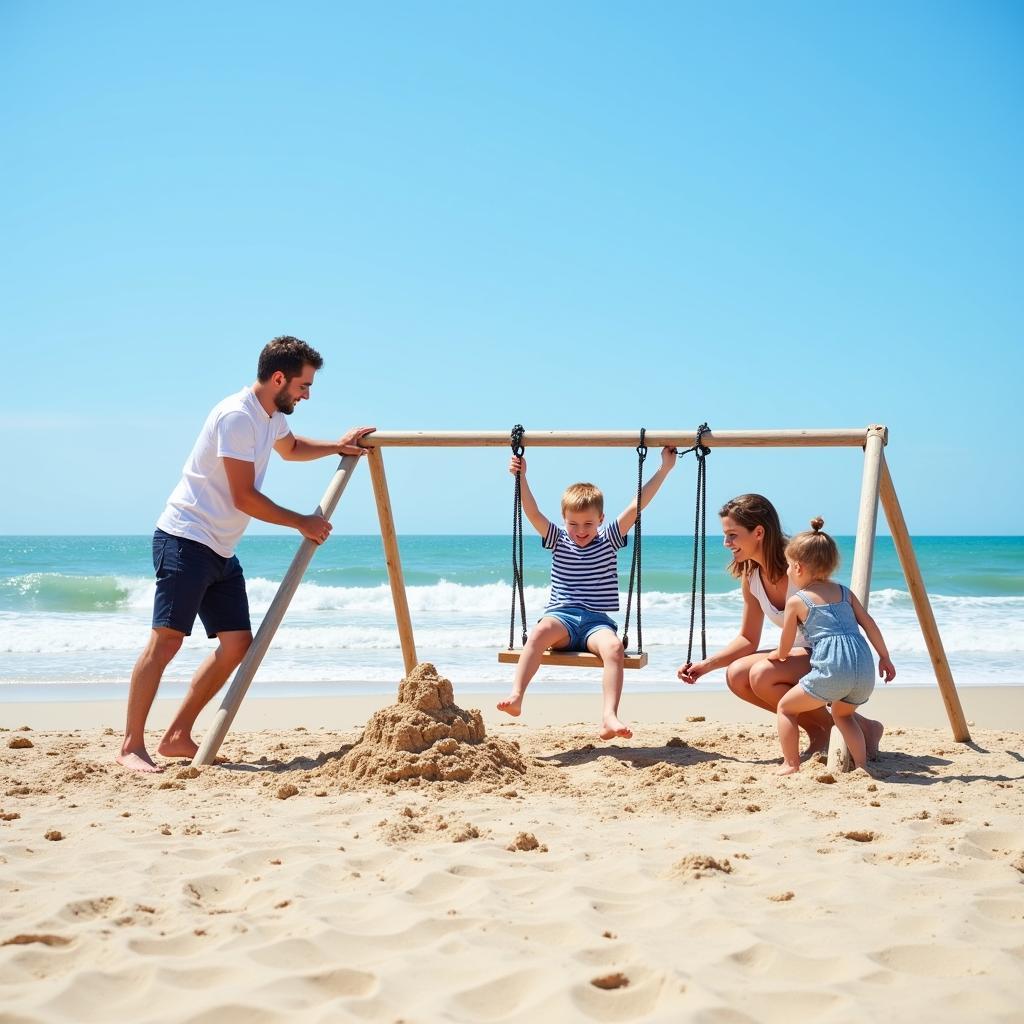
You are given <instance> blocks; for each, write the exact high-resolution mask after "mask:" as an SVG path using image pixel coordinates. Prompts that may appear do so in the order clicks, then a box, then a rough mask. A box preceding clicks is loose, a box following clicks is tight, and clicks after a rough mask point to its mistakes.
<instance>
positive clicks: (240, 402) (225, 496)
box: [156, 387, 290, 558]
mask: <svg viewBox="0 0 1024 1024" xmlns="http://www.w3.org/2000/svg"><path fill="white" fill-rule="evenodd" d="M289 433H290V430H289V427H288V419H287V417H286V416H285V415H284V413H282V412H278V411H276V410H275V412H274V414H273V416H268V415H267V412H266V410H265V409H264V408H263V406H262V405H260V403H259V400H258V399H257V398H256V395H255V394H254V393H253V390H252V388H251V387H248V388H243V389H242V390H241V391H239V392H238V394H235V395H231V396H230V397H229V398H225V399H224V401H223V402H220V403H218V404H217V405H215V406H214V407H213V410H212V411H211V413H210V415H209V416H207V417H206V422H205V423H204V424H203V429H202V430H201V431H200V433H199V437H198V438H196V443H195V445H194V446H193V448H192V453H191V455H189V457H188V461H187V462H186V463H185V465H184V467H183V469H182V475H181V480H179V481H178V486H177V487H175V488H174V490H173V491H172V492H171V496H170V497H169V498H168V499H167V506H166V507H165V508H164V510H163V513H162V514H161V516H160V518H159V519H158V520H157V523H156V525H157V527H158V528H159V529H161V530H163V531H164V532H165V533H170V534H173V535H174V536H175V537H186V538H188V539H189V540H197V541H199V543H200V544H205V545H206V546H207V547H208V548H212V549H213V550H214V551H216V552H217V554H218V555H222V556H223V557H225V558H230V557H231V556H232V555H233V554H234V553H235V546H236V545H237V544H238V541H239V539H240V538H241V536H242V534H243V533H244V532H245V528H246V526H248V525H249V520H250V519H251V518H252V517H251V516H248V515H246V514H245V513H244V512H240V511H239V510H238V509H237V508H235V503H234V501H232V499H231V488H230V487H229V486H228V478H227V474H226V473H225V472H224V462H223V460H224V458H225V457H227V458H229V459H238V460H239V461H241V462H251V463H253V465H254V466H255V486H256V489H257V490H259V489H260V487H261V486H262V484H263V478H264V476H265V475H266V472H267V465H268V464H269V462H270V453H271V451H272V450H273V447H274V445H275V444H276V443H277V442H278V441H279V440H280V439H281V438H282V437H286V436H287V435H288V434H289Z"/></svg>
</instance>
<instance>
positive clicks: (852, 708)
mask: <svg viewBox="0 0 1024 1024" xmlns="http://www.w3.org/2000/svg"><path fill="white" fill-rule="evenodd" d="M832 717H833V718H834V719H835V721H836V728H837V729H838V730H839V731H840V732H841V733H842V734H843V739H844V740H846V747H847V749H848V750H849V751H850V757H852V758H853V763H854V764H855V765H856V766H857V767H858V768H861V769H863V770H864V771H867V770H868V751H867V745H866V744H865V742H864V730H863V729H861V727H860V723H859V722H858V721H857V719H858V718H859V717H860V716H859V715H858V714H857V706H856V705H855V704H847V703H846V701H842V700H836V701H833V702H832Z"/></svg>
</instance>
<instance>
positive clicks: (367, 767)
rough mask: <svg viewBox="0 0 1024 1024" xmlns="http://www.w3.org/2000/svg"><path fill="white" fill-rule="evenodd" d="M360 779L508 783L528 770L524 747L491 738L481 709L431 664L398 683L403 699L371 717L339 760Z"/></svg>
mask: <svg viewBox="0 0 1024 1024" xmlns="http://www.w3.org/2000/svg"><path fill="white" fill-rule="evenodd" d="M338 769H339V770H340V771H342V772H345V773H347V774H349V775H352V776H354V777H355V778H358V779H365V780H367V781H371V780H372V781H378V782H386V783H399V782H409V783H412V784H413V785H417V784H419V783H420V782H421V781H425V782H468V781H471V780H484V779H491V780H493V781H495V782H507V781H510V780H512V779H515V778H518V777H521V776H522V775H524V774H525V773H526V765H525V763H524V762H523V759H522V757H521V756H520V754H519V750H518V747H517V746H516V745H513V744H512V743H508V742H506V741H505V740H499V739H488V738H487V733H486V730H485V728H484V722H483V718H482V717H481V716H480V712H479V711H477V710H475V709H473V710H470V711H464V710H463V709H462V708H460V707H459V706H458V705H457V704H456V703H455V697H454V692H453V690H452V684H451V682H450V681H449V680H448V679H445V678H444V677H443V676H440V675H438V672H437V669H436V668H434V666H433V665H431V664H430V663H429V662H422V663H421V664H419V665H417V666H416V667H415V668H414V669H413V670H412V672H410V673H409V675H408V676H406V677H405V679H403V680H402V681H401V683H400V684H399V687H398V701H397V702H396V703H395V704H391V705H389V706H388V707H386V708H381V710H380V711H377V712H375V713H374V714H373V716H372V717H371V718H370V720H369V722H367V724H366V728H365V729H364V730H363V734H362V736H360V738H359V739H358V740H357V741H356V743H355V745H354V746H353V747H352V749H351V750H349V751H348V753H347V754H346V755H345V757H344V758H343V759H342V760H341V761H340V762H338Z"/></svg>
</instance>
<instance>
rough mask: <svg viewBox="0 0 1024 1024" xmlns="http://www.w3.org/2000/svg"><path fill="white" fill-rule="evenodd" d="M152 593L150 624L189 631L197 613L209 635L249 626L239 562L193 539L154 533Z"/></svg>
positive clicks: (183, 631) (243, 578) (212, 636)
mask: <svg viewBox="0 0 1024 1024" xmlns="http://www.w3.org/2000/svg"><path fill="white" fill-rule="evenodd" d="M153 568H154V569H155V570H156V599H155V600H154V602H153V628H154V629H157V628H161V627H162V628H165V629H174V630H177V631H178V632H179V633H184V634H185V635H186V636H189V635H191V633H192V626H193V624H194V623H195V621H196V615H198V616H199V618H200V619H201V620H202V623H203V626H205V627H206V635H207V636H208V637H210V639H211V640H212V639H213V638H214V637H215V636H216V635H217V634H218V633H228V632H232V631H235V630H248V629H249V628H250V624H249V598H248V597H247V596H246V593H245V576H243V575H242V566H241V565H240V564H239V561H238V559H237V558H236V557H235V556H234V555H232V556H231V557H230V558H225V557H224V556H223V555H218V554H217V552H216V551H214V550H212V549H211V548H208V547H207V546H206V545H205V544H200V543H199V541H197V540H188V539H186V538H185V537H174V536H172V535H171V534H169V533H164V531H163V530H157V531H156V533H154V534H153Z"/></svg>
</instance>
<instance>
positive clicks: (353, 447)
mask: <svg viewBox="0 0 1024 1024" xmlns="http://www.w3.org/2000/svg"><path fill="white" fill-rule="evenodd" d="M376 429H377V428H376V427H353V428H352V429H351V430H350V431H349V432H348V433H347V434H345V435H344V436H343V437H342V438H341V440H340V441H338V454H339V455H365V454H366V449H365V448H362V447H360V444H359V439H360V438H361V437H366V435H367V434H372V433H373V432H374V431H375V430H376ZM310 540H312V538H310Z"/></svg>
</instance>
